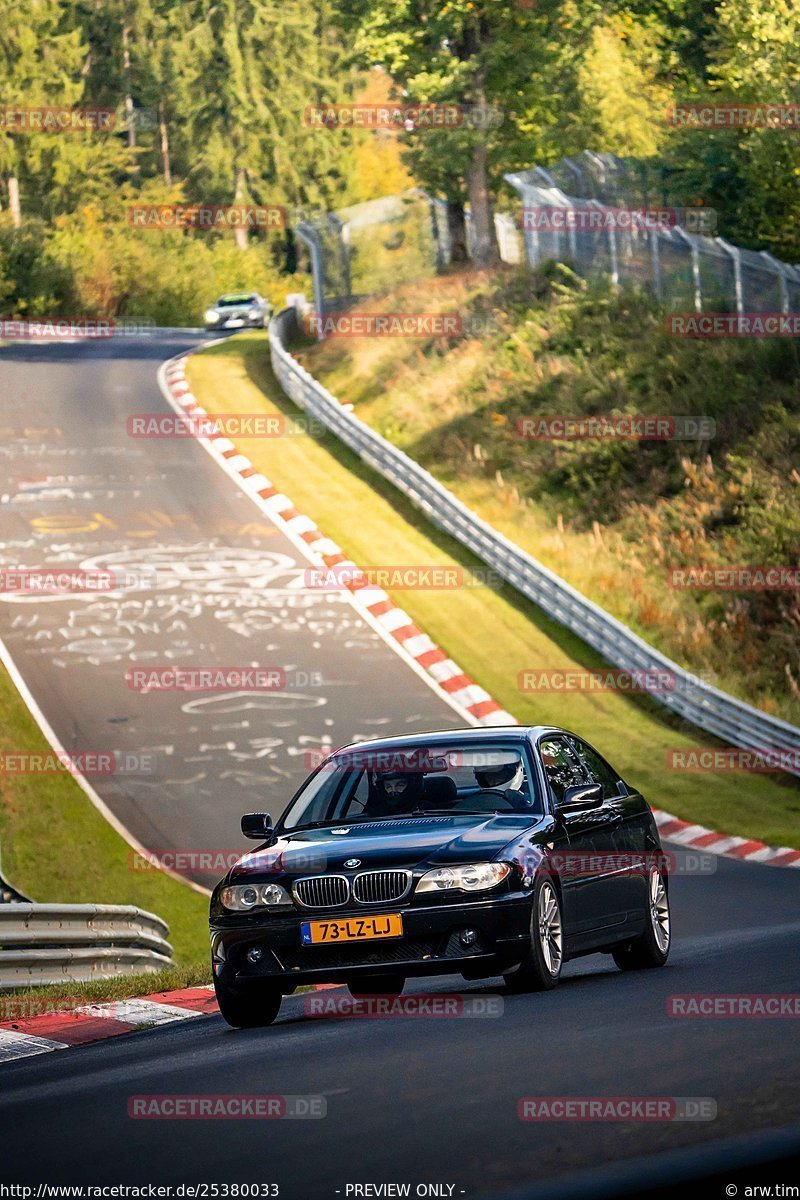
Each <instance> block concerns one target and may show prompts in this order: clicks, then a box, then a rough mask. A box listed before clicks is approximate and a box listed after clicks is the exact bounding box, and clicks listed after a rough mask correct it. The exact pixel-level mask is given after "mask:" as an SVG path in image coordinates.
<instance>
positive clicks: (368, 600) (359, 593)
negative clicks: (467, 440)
mask: <svg viewBox="0 0 800 1200" xmlns="http://www.w3.org/2000/svg"><path fill="white" fill-rule="evenodd" d="M186 358H187V356H186V355H185V354H184V355H179V356H178V357H177V358H173V359H170V360H169V361H168V362H166V363H165V364H164V365H163V366H162V368H161V371H160V372H159V383H160V384H161V387H162V391H163V393H164V396H165V398H166V399H167V401H168V402H169V403H170V405H171V406H172V408H173V409H174V410H175V412H177V413H179V414H181V415H186V416H191V417H193V418H195V419H198V418H202V417H207V416H208V414H207V413H206V411H205V409H204V408H203V407H202V406H201V405H200V404H198V402H197V398H196V397H195V396H194V395H192V392H191V391H190V389H189V384H188V382H187V380H186V367H185V364H186ZM197 441H199V442H201V443H202V444H203V445H204V446H205V448H206V449H207V450H208V451H209V453H210V454H211V455H213V456H214V457H215V458H216V459H217V460H218V461H219V462H220V463H221V464H222V466H223V467H224V468H225V470H226V471H227V473H228V474H229V475H231V477H232V478H234V479H235V480H236V482H237V483H238V484H239V486H240V487H241V488H242V489H243V490H244V491H245V492H246V493H247V495H248V496H250V498H251V499H252V500H254V501H255V503H256V504H257V505H258V507H259V508H260V509H261V511H262V512H264V513H265V514H266V515H267V516H268V517H269V518H270V520H271V521H272V522H273V524H275V525H277V526H278V527H279V528H281V529H282V530H283V531H284V532H285V533H286V534H287V535H288V536H289V537H290V538H291V540H292V541H293V542H294V544H295V545H296V546H298V548H299V549H300V550H301V551H302V553H303V554H304V555H305V557H306V558H307V559H308V560H309V562H311V563H312V564H313V565H314V567H316V568H317V569H323V570H325V572H326V573H329V572H330V573H336V574H338V573H340V572H341V574H342V584H341V590H342V591H344V592H347V593H349V595H350V598H351V600H352V603H353V604H354V606H355V607H356V608H357V609H358V611H359V612H360V613H361V615H362V616H363V617H364V618H365V619H366V620H367V621H368V622H369V624H370V625H372V626H373V628H375V629H376V630H377V631H378V632H379V633H380V634H381V636H382V637H383V639H384V641H386V642H387V643H388V644H389V645H391V646H392V647H393V649H394V650H396V651H397V652H398V653H399V654H400V655H401V656H402V657H403V658H405V659H406V661H407V662H409V663H410V664H411V665H412V666H413V667H414V669H415V670H416V671H417V674H419V675H421V676H422V677H423V678H424V679H425V680H426V682H427V683H428V684H429V686H431V687H432V688H433V689H434V690H435V691H437V692H438V693H439V695H440V696H441V697H442V698H443V699H444V700H445V701H446V702H447V703H448V704H449V705H450V706H451V708H453V709H455V710H456V712H458V713H459V714H460V715H461V716H462V717H463V718H464V720H466V721H467V722H468V723H469V724H470V725H516V724H517V721H516V718H515V717H512V716H511V714H510V713H508V712H506V711H505V709H503V708H501V706H500V705H499V704H498V703H497V701H496V700H494V699H492V697H491V696H490V695H489V693H488V692H487V691H486V690H485V689H484V688H482V687H480V686H479V684H477V683H475V682H474V680H472V679H470V677H469V676H468V675H465V674H464V672H463V671H462V670H461V668H460V667H459V666H458V664H457V663H455V662H453V660H452V658H448V656H447V655H446V654H445V652H444V651H443V650H442V649H440V647H439V646H437V645H436V643H435V642H433V641H432V640H431V639H430V638H429V637H428V635H427V634H426V633H423V631H422V630H421V629H420V628H419V626H418V625H415V624H414V622H413V621H412V619H411V617H410V616H409V615H408V613H407V612H405V611H404V610H403V609H402V608H398V607H397V605H396V604H395V603H394V601H393V600H391V599H390V598H389V596H388V594H387V593H386V592H385V591H384V590H383V589H382V588H379V587H374V586H373V585H371V584H370V583H369V582H368V581H367V580H366V579H365V578H364V576H361V577H360V578H359V572H358V567H357V566H356V564H355V563H354V562H352V561H351V560H350V559H349V558H348V557H347V556H346V555H345V554H344V552H343V551H342V549H341V547H340V546H338V545H337V544H336V542H334V541H333V540H332V539H331V538H329V537H326V536H325V534H324V533H322V531H321V530H320V529H318V528H317V526H316V525H315V523H314V522H313V521H312V520H311V518H310V517H307V516H305V515H304V514H303V513H300V512H298V510H297V509H296V508H295V506H294V504H292V501H291V500H290V499H289V497H288V496H285V495H284V494H283V492H280V491H278V489H277V488H276V487H274V486H273V484H272V483H271V482H270V480H269V479H267V478H266V476H265V475H262V474H261V473H260V472H259V471H257V470H256V468H255V467H254V466H253V464H252V463H251V461H250V459H249V458H247V456H246V455H244V454H241V453H240V452H239V451H238V450H237V449H236V446H235V445H234V443H233V442H232V441H231V440H230V438H227V437H226V436H225V435H224V434H223V433H221V432H216V433H211V434H210V435H209V436H208V437H205V436H202V435H197Z"/></svg>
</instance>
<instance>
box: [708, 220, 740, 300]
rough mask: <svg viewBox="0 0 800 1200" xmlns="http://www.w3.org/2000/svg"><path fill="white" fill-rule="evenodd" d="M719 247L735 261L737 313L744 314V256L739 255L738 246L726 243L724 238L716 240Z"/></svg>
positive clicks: (734, 276) (734, 275)
mask: <svg viewBox="0 0 800 1200" xmlns="http://www.w3.org/2000/svg"><path fill="white" fill-rule="evenodd" d="M714 241H715V242H716V243H717V245H719V246H722V249H723V250H724V251H725V252H726V253H727V254H730V256H731V258H732V259H733V278H734V286H735V289H736V311H737V313H738V314H739V315H741V314H742V313H743V312H744V293H743V291H742V256H741V254H740V253H739V247H738V246H732V245H731V243H730V242H726V241H725V239H724V238H721V237H718V238H714Z"/></svg>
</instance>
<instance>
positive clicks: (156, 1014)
mask: <svg viewBox="0 0 800 1200" xmlns="http://www.w3.org/2000/svg"><path fill="white" fill-rule="evenodd" d="M35 1006H40V1007H42V1008H45V1009H46V1007H47V1001H46V1000H35V999H34V1000H27V999H23V998H22V997H15V996H13V995H11V996H6V997H5V998H0V1013H2V1012H3V1011H5V1012H6V1013H8V1012H14V1011H15V1010H16V1009H21V1010H22V1011H23V1012H24V1011H25V1010H26V1008H29V1007H30V1008H33V1007H35ZM218 1011H219V1010H218V1008H217V999H216V996H215V995H214V988H213V986H212V987H195V988H183V989H181V990H180V991H173V992H155V993H153V994H152V995H150V996H138V997H136V999H133V1000H112V1001H109V1002H108V1003H107V1004H82V1005H79V1006H76V1007H74V1008H72V1007H65V1006H59V1005H58V1003H57V1002H53V1004H52V1011H49V1012H48V1011H44V1012H39V1013H36V1015H34V1016H27V1017H26V1016H22V1017H20V1018H19V1019H17V1020H8V1021H2V1022H0V1063H4V1062H11V1061H12V1060H14V1059H17V1058H27V1057H28V1056H29V1055H31V1054H46V1053H47V1052H48V1051H50V1050H67V1049H69V1047H70V1046H82V1045H85V1044H86V1043H87V1042H98V1041H101V1040H103V1039H104V1038H111V1037H118V1036H119V1035H120V1034H122V1033H133V1032H134V1031H135V1030H137V1029H142V1028H151V1027H153V1026H156V1025H169V1024H171V1023H172V1022H173V1021H185V1020H186V1019H187V1018H190V1017H201V1016H205V1015H206V1014H208V1013H215V1012H218Z"/></svg>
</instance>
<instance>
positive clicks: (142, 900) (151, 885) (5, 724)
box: [0, 667, 210, 995]
mask: <svg viewBox="0 0 800 1200" xmlns="http://www.w3.org/2000/svg"><path fill="white" fill-rule="evenodd" d="M0 725H1V726H2V730H3V742H4V743H5V746H6V747H8V748H9V750H11V749H13V752H14V753H15V754H27V753H30V754H44V753H47V752H48V751H49V749H50V747H49V745H48V744H47V742H46V741H45V738H44V736H43V734H42V733H41V730H40V729H39V727H38V726H37V724H36V722H35V721H34V719H33V717H32V716H31V714H30V713H29V712H28V709H27V707H26V705H25V702H24V701H23V699H22V697H21V696H20V694H19V692H18V691H17V689H16V688H15V687H14V684H13V683H12V681H11V679H10V677H9V675H8V673H7V672H6V671H5V670H4V669H3V668H1V667H0ZM0 850H2V870H3V874H4V876H5V877H6V879H7V880H8V882H9V883H10V884H11V885H12V887H15V888H17V889H18V890H19V891H20V892H22V893H23V894H24V895H26V896H30V898H31V899H32V900H36V901H38V902H39V903H48V902H49V903H60V904H135V905H137V906H138V907H139V908H143V909H146V910H147V911H148V912H153V913H155V914H156V915H157V916H159V917H161V918H162V919H163V920H164V921H166V922H167V924H168V925H169V929H170V934H169V940H170V942H171V944H172V946H173V948H174V951H175V963H176V966H177V968H179V971H178V974H177V975H176V978H182V976H181V974H180V972H182V971H184V970H186V971H189V972H192V971H195V972H196V971H200V970H202V972H203V974H204V977H205V979H206V981H207V980H208V975H209V970H210V968H209V965H208V924H207V914H208V901H207V899H206V897H205V896H202V895H201V894H200V893H198V892H195V891H193V890H192V889H191V888H189V887H187V886H186V885H185V884H183V883H180V882H179V881H178V880H176V879H174V878H172V877H171V876H169V875H165V874H164V873H163V872H162V871H157V870H152V871H134V870H132V868H131V855H132V853H133V852H132V851H131V848H130V847H129V846H128V844H127V842H125V841H124V840H123V839H122V838H121V837H120V835H119V834H118V833H116V832H115V831H114V830H113V829H112V828H111V826H110V825H109V824H108V822H107V821H106V820H105V818H104V817H103V816H102V815H101V814H100V813H99V812H98V811H97V809H96V808H95V807H94V805H93V804H92V802H91V801H90V800H89V798H88V796H86V795H85V793H84V792H83V791H82V790H81V788H80V787H79V786H78V784H77V783H76V781H75V780H74V779H73V778H72V776H71V775H68V774H67V773H66V772H64V773H61V772H59V773H58V774H53V775H44V774H36V775H33V774H31V775H12V774H8V773H2V774H0ZM144 978H145V979H146V980H148V981H149V984H150V983H152V981H153V979H154V976H152V975H150V976H145V977H144ZM112 983H113V986H115V987H116V985H117V983H119V984H120V985H122V986H123V988H124V987H126V986H128V983H126V981H125V980H114V981H111V982H104V983H103V985H102V989H101V990H103V989H107V988H110V987H111V986H112ZM149 984H148V987H147V989H146V990H149V991H152V990H154V989H153V988H152V987H150V986H149ZM69 986H70V988H72V987H78V986H80V987H83V986H84V985H82V984H81V985H77V984H75V985H69ZM87 986H88V985H87ZM172 986H176V987H177V986H184V985H183V984H174V985H172ZM103 994H104V995H105V994H108V993H107V990H103ZM126 994H127V995H133V994H135V993H133V992H130V991H129V992H127V993H126Z"/></svg>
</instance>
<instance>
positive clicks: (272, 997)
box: [214, 977, 283, 1029]
mask: <svg viewBox="0 0 800 1200" xmlns="http://www.w3.org/2000/svg"><path fill="white" fill-rule="evenodd" d="M214 991H215V992H216V994H217V1004H219V1011H220V1012H221V1013H222V1015H223V1017H224V1018H225V1020H226V1021H227V1022H228V1024H229V1025H231V1026H232V1027H233V1028H234V1029H258V1028H260V1027H261V1026H263V1025H271V1024H272V1022H273V1021H274V1020H275V1018H276V1017H277V1015H278V1010H279V1009H280V1006H281V1000H282V998H283V997H282V993H281V990H280V988H278V987H276V986H275V984H274V983H268V982H266V981H265V980H263V979H254V980H253V981H252V982H251V983H248V984H245V985H244V987H229V986H228V984H225V983H220V981H219V980H218V979H217V978H216V977H215V978H214Z"/></svg>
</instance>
